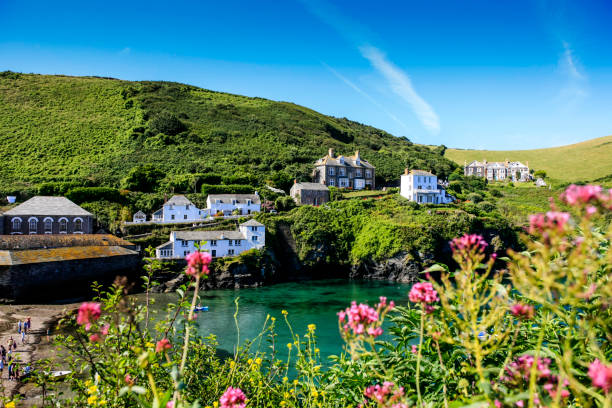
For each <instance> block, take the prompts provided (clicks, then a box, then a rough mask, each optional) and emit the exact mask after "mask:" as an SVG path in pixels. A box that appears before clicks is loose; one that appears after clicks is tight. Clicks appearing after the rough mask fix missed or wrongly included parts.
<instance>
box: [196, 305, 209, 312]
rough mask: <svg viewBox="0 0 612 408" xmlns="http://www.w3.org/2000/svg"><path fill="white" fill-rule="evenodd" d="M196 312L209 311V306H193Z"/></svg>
mask: <svg viewBox="0 0 612 408" xmlns="http://www.w3.org/2000/svg"><path fill="white" fill-rule="evenodd" d="M193 311H194V312H208V306H196V307H194V308H193Z"/></svg>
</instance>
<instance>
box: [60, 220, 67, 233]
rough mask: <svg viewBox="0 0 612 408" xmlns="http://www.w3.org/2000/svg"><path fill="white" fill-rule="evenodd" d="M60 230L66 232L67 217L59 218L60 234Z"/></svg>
mask: <svg viewBox="0 0 612 408" xmlns="http://www.w3.org/2000/svg"><path fill="white" fill-rule="evenodd" d="M62 232H63V233H66V232H68V220H67V219H65V218H62V219H61V220H60V234H61V233H62Z"/></svg>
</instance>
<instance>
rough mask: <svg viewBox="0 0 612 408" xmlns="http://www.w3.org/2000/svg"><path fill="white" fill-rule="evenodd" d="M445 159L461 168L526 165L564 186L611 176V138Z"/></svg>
mask: <svg viewBox="0 0 612 408" xmlns="http://www.w3.org/2000/svg"><path fill="white" fill-rule="evenodd" d="M445 156H446V157H448V158H449V159H451V160H453V161H454V162H455V163H457V164H459V165H461V166H463V164H464V162H465V161H467V162H468V163H469V162H471V161H472V160H483V159H486V160H488V161H504V160H506V159H508V160H511V161H517V160H518V161H521V162H523V163H526V162H529V167H530V168H532V169H534V170H544V171H546V173H547V175H548V176H549V177H551V178H553V179H556V180H560V181H567V182H575V181H591V180H596V179H598V178H602V177H606V176H609V175H612V136H605V137H599V138H596V139H591V140H587V141H585V142H581V143H576V144H572V145H567V146H560V147H552V148H548V149H534V150H506V151H496V150H464V149H447V150H446V153H445Z"/></svg>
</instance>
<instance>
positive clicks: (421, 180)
mask: <svg viewBox="0 0 612 408" xmlns="http://www.w3.org/2000/svg"><path fill="white" fill-rule="evenodd" d="M400 195H401V196H402V197H405V198H407V199H408V200H410V201H415V202H417V203H419V204H425V203H431V204H447V203H451V202H453V201H455V198H454V197H453V196H451V195H450V194H448V193H447V192H446V190H445V189H444V187H442V186H441V185H439V184H438V177H437V176H436V175H434V174H432V173H430V172H428V171H424V170H411V171H410V172H409V171H408V169H406V171H405V172H404V174H403V175H402V177H401V183H400Z"/></svg>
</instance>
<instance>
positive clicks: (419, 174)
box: [409, 170, 436, 177]
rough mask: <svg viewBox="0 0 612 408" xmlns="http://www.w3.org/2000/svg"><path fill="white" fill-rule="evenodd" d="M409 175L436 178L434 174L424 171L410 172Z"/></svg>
mask: <svg viewBox="0 0 612 408" xmlns="http://www.w3.org/2000/svg"><path fill="white" fill-rule="evenodd" d="M409 174H414V175H415V176H434V177H435V176H436V175H435V174H433V173H431V172H429V171H426V170H410V173H409Z"/></svg>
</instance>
